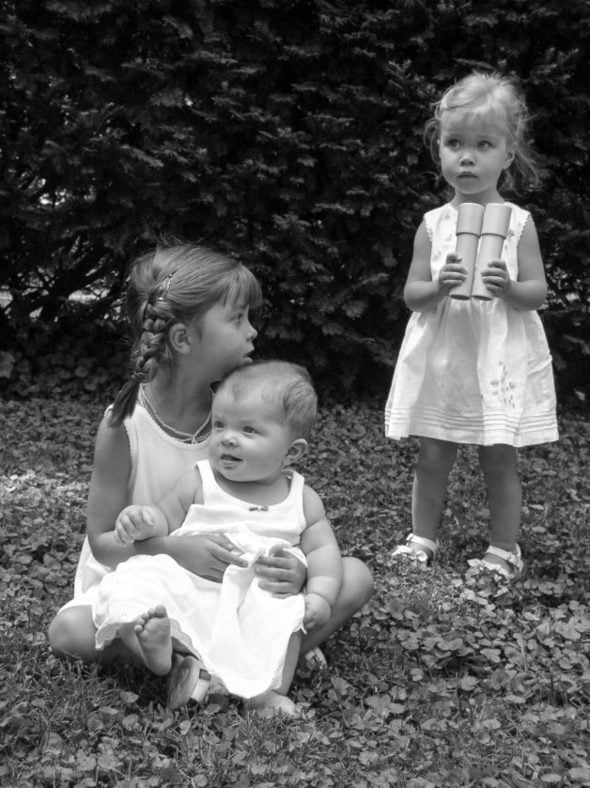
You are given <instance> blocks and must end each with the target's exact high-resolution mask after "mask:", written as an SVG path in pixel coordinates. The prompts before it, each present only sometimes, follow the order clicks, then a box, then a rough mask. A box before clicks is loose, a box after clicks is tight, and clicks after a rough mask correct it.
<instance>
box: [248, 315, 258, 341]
mask: <svg viewBox="0 0 590 788" xmlns="http://www.w3.org/2000/svg"><path fill="white" fill-rule="evenodd" d="M257 336H258V331H256V329H255V328H254V326H253V325H252V323H251V322H250V321H249V320H248V330H247V337H248V342H253V341H254V340H255V339H256V337H257Z"/></svg>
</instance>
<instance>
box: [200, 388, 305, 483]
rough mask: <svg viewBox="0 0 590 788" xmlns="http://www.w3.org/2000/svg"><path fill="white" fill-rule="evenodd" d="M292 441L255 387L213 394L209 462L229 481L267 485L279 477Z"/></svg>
mask: <svg viewBox="0 0 590 788" xmlns="http://www.w3.org/2000/svg"><path fill="white" fill-rule="evenodd" d="M294 443H297V442H294V441H293V440H292V439H291V434H290V430H289V429H288V427H287V426H286V425H285V424H282V423H281V422H280V421H279V419H278V415H277V405H276V404H275V403H273V402H269V401H267V400H266V399H265V398H264V397H263V396H261V394H260V391H259V390H258V389H257V388H255V389H253V390H251V391H248V392H240V394H239V396H237V397H236V396H234V394H233V393H232V392H230V391H228V390H227V389H223V390H222V391H220V392H219V393H218V394H216V395H215V399H214V401H213V409H212V415H211V437H210V439H209V459H210V462H211V465H212V466H213V468H214V469H215V470H216V471H217V472H218V473H219V474H221V476H223V477H224V478H225V479H227V480H228V481H230V482H256V483H258V484H266V485H271V484H273V483H274V482H276V481H277V479H278V478H279V477H280V476H281V473H282V470H283V468H284V467H285V465H286V464H288V463H287V457H288V455H289V454H290V451H291V447H292V446H293V444H294Z"/></svg>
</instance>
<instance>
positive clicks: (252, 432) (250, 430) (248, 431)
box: [244, 425, 256, 435]
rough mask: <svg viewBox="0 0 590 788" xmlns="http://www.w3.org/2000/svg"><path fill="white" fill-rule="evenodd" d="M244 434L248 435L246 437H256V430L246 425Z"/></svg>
mask: <svg viewBox="0 0 590 788" xmlns="http://www.w3.org/2000/svg"><path fill="white" fill-rule="evenodd" d="M244 432H245V433H246V435H255V433H256V430H255V429H254V427H250V426H249V425H246V426H245V427H244Z"/></svg>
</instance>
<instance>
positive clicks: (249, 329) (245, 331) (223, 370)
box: [192, 302, 258, 382]
mask: <svg viewBox="0 0 590 788" xmlns="http://www.w3.org/2000/svg"><path fill="white" fill-rule="evenodd" d="M192 333H193V336H194V342H193V348H194V350H193V352H194V354H195V363H196V364H198V365H199V370H200V371H202V373H203V374H206V375H207V377H208V379H209V380H210V381H211V382H213V381H216V380H221V378H222V377H224V376H225V375H226V374H227V373H228V372H231V371H232V369H235V368H236V367H239V366H241V365H242V364H244V363H247V362H248V361H249V356H250V354H251V353H252V352H253V350H254V340H255V339H256V336H257V333H258V332H257V331H256V329H255V328H254V327H253V326H252V324H251V323H250V320H249V316H248V305H247V304H244V303H239V302H233V303H226V304H223V303H218V304H214V306H212V307H211V309H209V310H208V311H207V312H205V314H204V315H203V317H202V318H201V320H200V321H199V323H198V326H194V327H193V329H192Z"/></svg>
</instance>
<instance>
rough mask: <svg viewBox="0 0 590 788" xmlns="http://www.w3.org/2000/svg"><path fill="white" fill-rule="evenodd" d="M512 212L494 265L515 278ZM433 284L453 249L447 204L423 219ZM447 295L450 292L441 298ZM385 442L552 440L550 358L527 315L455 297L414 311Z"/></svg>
mask: <svg viewBox="0 0 590 788" xmlns="http://www.w3.org/2000/svg"><path fill="white" fill-rule="evenodd" d="M509 205H510V207H511V208H512V215H511V220H510V227H509V231H508V237H507V238H506V240H505V242H504V247H503V251H502V259H503V260H504V261H505V262H506V265H507V267H508V271H509V273H510V277H511V279H514V280H516V279H517V278H518V251H517V250H518V243H519V241H520V238H521V235H522V231H523V229H524V226H525V224H526V222H527V221H528V219H529V216H530V214H529V213H528V211H525V210H523V209H522V208H519V207H518V206H516V205H514V204H513V203H509ZM424 222H425V226H426V231H427V233H428V237H429V239H430V242H431V245H432V252H431V258H430V269H431V273H432V279H433V281H436V280H437V279H438V277H439V274H440V270H441V268H442V266H443V265H444V263H445V261H446V258H447V255H448V254H449V253H451V252H454V251H455V245H456V235H455V226H456V223H457V210H456V209H455V208H454V207H453V206H452V205H451V204H450V203H448V204H446V205H443V206H441V207H439V208H436V209H434V210H433V211H429V212H428V213H426V214H425V216H424ZM451 292H452V291H451ZM385 432H386V435H387V436H388V437H390V438H395V439H399V438H404V437H407V436H409V435H415V436H421V437H428V438H437V439H440V440H445V441H451V442H454V443H469V444H477V445H479V446H490V445H494V444H497V443H503V444H508V445H511V446H515V447H519V446H527V445H532V444H537V443H545V442H548V441H554V440H557V437H558V435H557V420H556V413H555V388H554V382H553V371H552V366H551V355H550V353H549V348H548V345H547V339H546V337H545V332H544V330H543V326H542V323H541V320H540V318H539V316H538V314H537V312H535V311H519V310H517V309H514V308H513V307H511V306H509V305H508V304H507V303H506V302H505V301H503V300H502V299H500V298H492V300H490V301H480V300H478V299H473V298H472V299H469V300H457V299H454V298H451V297H450V296H447V297H446V298H444V299H442V301H440V302H439V303H438V305H437V306H436V308H433V309H430V310H428V311H426V312H414V313H413V314H412V316H411V317H410V320H409V321H408V325H407V328H406V333H405V336H404V340H403V343H402V346H401V348H400V351H399V356H398V360H397V364H396V368H395V372H394V376H393V382H392V386H391V390H390V392H389V397H388V400H387V404H386V408H385Z"/></svg>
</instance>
